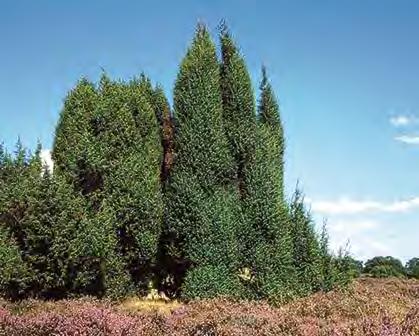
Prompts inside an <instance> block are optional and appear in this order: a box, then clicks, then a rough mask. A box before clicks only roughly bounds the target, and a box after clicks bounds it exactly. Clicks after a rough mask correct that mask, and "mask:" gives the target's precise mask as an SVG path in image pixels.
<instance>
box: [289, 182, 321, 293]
mask: <svg viewBox="0 0 419 336" xmlns="http://www.w3.org/2000/svg"><path fill="white" fill-rule="evenodd" d="M290 223H291V230H290V233H291V239H292V244H293V263H294V267H295V269H296V271H297V276H298V281H299V283H300V291H301V294H303V295H304V294H310V293H312V292H314V291H317V290H319V289H320V288H321V285H322V272H321V269H322V258H321V250H320V240H319V237H317V234H316V232H315V229H314V223H313V220H312V218H311V216H310V213H309V212H308V211H307V210H306V208H305V205H304V197H303V195H302V193H301V191H300V190H299V189H297V190H296V191H295V193H294V197H293V199H292V201H291V206H290Z"/></svg>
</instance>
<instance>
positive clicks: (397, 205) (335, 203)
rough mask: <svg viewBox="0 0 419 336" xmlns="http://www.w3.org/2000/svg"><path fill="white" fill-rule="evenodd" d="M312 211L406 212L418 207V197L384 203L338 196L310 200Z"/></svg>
mask: <svg viewBox="0 0 419 336" xmlns="http://www.w3.org/2000/svg"><path fill="white" fill-rule="evenodd" d="M311 208H312V210H313V211H315V212H318V213H320V214H323V215H336V214H359V213H368V212H390V213H397V212H406V211H410V210H414V209H419V197H414V198H411V199H408V200H400V201H394V202H391V203H384V202H378V201H370V200H351V199H349V198H340V199H338V200H331V201H311Z"/></svg>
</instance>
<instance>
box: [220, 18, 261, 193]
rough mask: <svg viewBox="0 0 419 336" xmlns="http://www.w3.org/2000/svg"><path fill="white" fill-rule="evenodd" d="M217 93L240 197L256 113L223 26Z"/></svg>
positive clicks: (243, 67)
mask: <svg viewBox="0 0 419 336" xmlns="http://www.w3.org/2000/svg"><path fill="white" fill-rule="evenodd" d="M220 41H221V56H222V63H221V93H222V99H223V123H224V128H225V132H226V135H227V139H228V142H229V146H230V151H231V153H232V156H233V157H234V160H235V168H236V175H237V176H236V177H237V181H238V185H239V189H240V192H241V194H242V195H243V194H246V192H247V190H246V176H245V172H246V168H247V167H248V166H249V165H251V164H254V161H255V152H256V146H255V145H256V111H255V102H254V94H253V89H252V83H251V80H250V75H249V73H248V71H247V67H246V64H245V62H244V59H243V58H242V56H241V55H240V53H239V51H238V49H237V47H236V45H235V43H234V41H233V39H232V37H231V36H230V33H229V32H228V30H227V28H226V27H225V25H223V26H222V28H221V34H220Z"/></svg>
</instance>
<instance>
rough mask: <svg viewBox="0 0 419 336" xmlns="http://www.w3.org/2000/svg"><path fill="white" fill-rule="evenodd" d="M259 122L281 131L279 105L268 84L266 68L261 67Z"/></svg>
mask: <svg viewBox="0 0 419 336" xmlns="http://www.w3.org/2000/svg"><path fill="white" fill-rule="evenodd" d="M259 88H260V91H261V93H260V99H259V108H258V109H259V120H260V121H261V122H262V123H263V124H265V125H270V126H273V127H279V128H281V129H282V126H281V121H280V117H279V105H278V101H277V99H276V97H275V93H274V92H273V89H272V86H271V84H270V83H269V80H268V76H267V71H266V67H265V66H262V80H261V83H260V86H259Z"/></svg>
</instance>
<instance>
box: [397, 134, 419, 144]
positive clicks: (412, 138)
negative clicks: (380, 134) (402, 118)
mask: <svg viewBox="0 0 419 336" xmlns="http://www.w3.org/2000/svg"><path fill="white" fill-rule="evenodd" d="M394 139H395V140H396V141H400V142H403V143H405V144H408V145H419V136H417V135H400V136H398V137H395V138H394Z"/></svg>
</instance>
